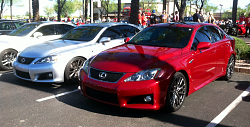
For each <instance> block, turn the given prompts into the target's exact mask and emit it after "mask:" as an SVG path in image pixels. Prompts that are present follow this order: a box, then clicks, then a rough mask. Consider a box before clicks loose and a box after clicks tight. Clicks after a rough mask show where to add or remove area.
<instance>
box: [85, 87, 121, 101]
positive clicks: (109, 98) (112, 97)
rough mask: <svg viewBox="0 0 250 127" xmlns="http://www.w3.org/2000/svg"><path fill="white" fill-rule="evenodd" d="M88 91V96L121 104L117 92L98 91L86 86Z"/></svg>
mask: <svg viewBox="0 0 250 127" xmlns="http://www.w3.org/2000/svg"><path fill="white" fill-rule="evenodd" d="M86 93H87V95H88V96H90V97H92V98H94V99H97V100H100V101H104V102H108V103H113V104H119V102H118V99H117V95H116V94H112V93H106V92H102V91H98V90H95V89H92V88H89V87H86Z"/></svg>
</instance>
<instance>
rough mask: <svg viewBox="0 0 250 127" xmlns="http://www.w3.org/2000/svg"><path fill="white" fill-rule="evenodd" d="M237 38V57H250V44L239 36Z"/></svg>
mask: <svg viewBox="0 0 250 127" xmlns="http://www.w3.org/2000/svg"><path fill="white" fill-rule="evenodd" d="M233 38H234V39H235V50H236V53H237V55H236V56H237V59H238V60H239V59H249V58H250V46H248V45H247V44H246V42H245V41H243V40H242V39H239V38H237V37H233Z"/></svg>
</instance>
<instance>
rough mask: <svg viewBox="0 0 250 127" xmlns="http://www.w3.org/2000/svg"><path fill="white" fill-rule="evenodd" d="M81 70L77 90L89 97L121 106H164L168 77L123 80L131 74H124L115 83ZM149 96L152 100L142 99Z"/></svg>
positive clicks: (134, 107) (148, 107)
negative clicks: (96, 77) (133, 80)
mask: <svg viewBox="0 0 250 127" xmlns="http://www.w3.org/2000/svg"><path fill="white" fill-rule="evenodd" d="M83 73H84V72H81V76H82V78H81V80H80V82H79V83H80V85H79V87H78V89H79V91H80V92H81V93H82V94H83V95H84V96H87V97H89V98H91V99H94V100H97V101H100V102H103V103H107V104H111V105H115V106H119V107H122V108H133V109H146V110H159V109H160V108H162V107H164V106H165V98H166V94H167V88H168V84H169V82H170V80H169V79H163V80H147V81H136V82H123V80H124V79H126V78H127V77H129V76H131V75H132V74H131V73H127V74H125V75H124V76H123V77H122V78H121V79H120V80H119V81H118V82H117V83H109V82H102V81H98V80H95V79H92V78H89V77H88V76H87V75H85V74H83ZM147 96H149V97H151V98H152V101H150V102H146V101H145V100H144V99H145V98H146V97H147Z"/></svg>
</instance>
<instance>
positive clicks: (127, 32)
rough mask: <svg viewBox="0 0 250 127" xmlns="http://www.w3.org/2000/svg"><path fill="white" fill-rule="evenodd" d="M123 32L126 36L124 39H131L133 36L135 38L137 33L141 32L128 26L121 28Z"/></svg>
mask: <svg viewBox="0 0 250 127" xmlns="http://www.w3.org/2000/svg"><path fill="white" fill-rule="evenodd" d="M120 28H121V31H122V33H123V35H124V37H131V36H134V35H135V34H136V33H137V32H139V31H140V30H139V29H137V28H135V27H133V26H128V25H126V26H125V25H124V26H121V27H120Z"/></svg>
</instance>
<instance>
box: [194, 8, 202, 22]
mask: <svg viewBox="0 0 250 127" xmlns="http://www.w3.org/2000/svg"><path fill="white" fill-rule="evenodd" d="M195 11H196V13H195V14H194V15H193V21H194V22H201V21H200V19H201V17H200V14H199V13H198V12H199V10H198V9H196V10H195Z"/></svg>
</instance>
